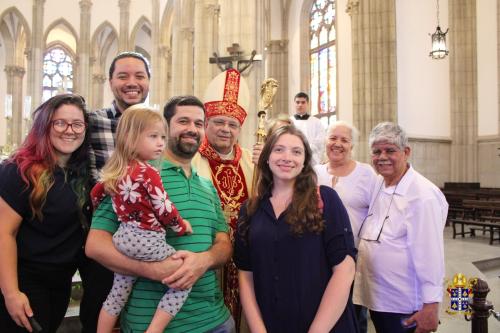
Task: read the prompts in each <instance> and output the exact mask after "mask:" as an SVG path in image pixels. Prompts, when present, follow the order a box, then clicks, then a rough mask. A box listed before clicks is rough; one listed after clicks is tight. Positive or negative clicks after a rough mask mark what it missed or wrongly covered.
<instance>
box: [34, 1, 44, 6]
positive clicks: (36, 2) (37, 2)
mask: <svg viewBox="0 0 500 333" xmlns="http://www.w3.org/2000/svg"><path fill="white" fill-rule="evenodd" d="M44 4H45V0H34V1H33V7H41V6H43V5H44Z"/></svg>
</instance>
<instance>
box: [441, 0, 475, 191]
mask: <svg viewBox="0 0 500 333" xmlns="http://www.w3.org/2000/svg"><path fill="white" fill-rule="evenodd" d="M448 8H449V22H450V34H449V35H448V36H449V39H448V41H449V49H450V55H449V57H450V99H451V101H450V109H451V110H450V111H451V138H452V145H451V181H455V182H475V181H478V173H477V123H478V121H477V65H476V62H477V54H476V45H477V38H476V1H475V0H454V1H449V3H448Z"/></svg>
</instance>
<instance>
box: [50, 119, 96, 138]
mask: <svg viewBox="0 0 500 333" xmlns="http://www.w3.org/2000/svg"><path fill="white" fill-rule="evenodd" d="M68 127H71V129H72V130H73V132H75V134H82V133H83V132H85V129H86V128H87V124H85V123H84V122H83V121H75V122H73V123H68V122H67V121H66V120H64V119H56V120H53V121H52V128H54V131H56V132H57V133H64V132H66V131H67V130H68Z"/></svg>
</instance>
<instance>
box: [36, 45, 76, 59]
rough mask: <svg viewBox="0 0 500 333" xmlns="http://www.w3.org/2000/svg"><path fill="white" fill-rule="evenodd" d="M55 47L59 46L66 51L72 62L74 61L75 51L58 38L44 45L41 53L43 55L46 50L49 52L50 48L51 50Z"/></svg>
mask: <svg viewBox="0 0 500 333" xmlns="http://www.w3.org/2000/svg"><path fill="white" fill-rule="evenodd" d="M56 47H60V48H61V49H63V50H64V52H66V53H68V54H69V56H70V57H71V59H72V60H73V62H75V61H76V52H75V51H73V50H72V49H71V47H70V46H69V45H68V44H66V43H64V42H63V41H60V40H58V41H54V42H50V43H49V44H47V45H46V46H45V50H44V52H43V54H44V55H45V54H46V53H47V52H49V51H50V50H52V49H54V48H56Z"/></svg>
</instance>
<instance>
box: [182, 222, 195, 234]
mask: <svg viewBox="0 0 500 333" xmlns="http://www.w3.org/2000/svg"><path fill="white" fill-rule="evenodd" d="M184 223H185V224H186V231H185V233H186V234H192V233H193V227H191V223H189V221H188V220H186V219H184Z"/></svg>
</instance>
